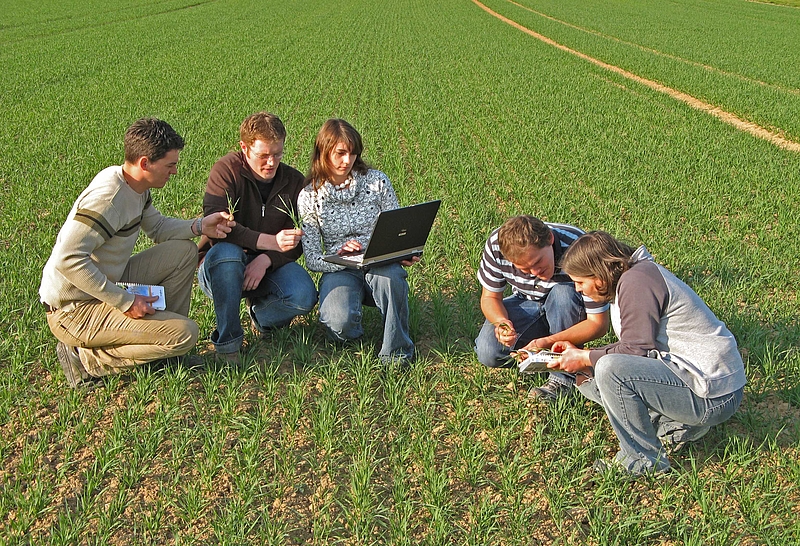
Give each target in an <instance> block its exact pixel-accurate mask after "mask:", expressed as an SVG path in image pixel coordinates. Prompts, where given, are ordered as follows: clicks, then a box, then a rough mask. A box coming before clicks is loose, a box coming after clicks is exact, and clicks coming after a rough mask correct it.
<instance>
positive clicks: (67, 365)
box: [56, 341, 89, 389]
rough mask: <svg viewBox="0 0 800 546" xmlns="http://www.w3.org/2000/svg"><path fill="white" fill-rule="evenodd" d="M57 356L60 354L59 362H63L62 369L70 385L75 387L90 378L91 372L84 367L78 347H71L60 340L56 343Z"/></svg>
mask: <svg viewBox="0 0 800 546" xmlns="http://www.w3.org/2000/svg"><path fill="white" fill-rule="evenodd" d="M56 356H58V362H59V363H60V364H61V369H62V370H64V376H66V378H67V384H68V385H69V386H70V387H72V388H73V389H74V388H75V387H77V386H78V385H80V384H81V383H83V382H84V381H85V380H87V379H89V373H88V372H87V371H86V368H84V367H83V363H82V362H81V357H80V356H78V349H77V347H70V346H69V345H67V344H66V343H63V342H61V341H59V342H58V343H57V344H56Z"/></svg>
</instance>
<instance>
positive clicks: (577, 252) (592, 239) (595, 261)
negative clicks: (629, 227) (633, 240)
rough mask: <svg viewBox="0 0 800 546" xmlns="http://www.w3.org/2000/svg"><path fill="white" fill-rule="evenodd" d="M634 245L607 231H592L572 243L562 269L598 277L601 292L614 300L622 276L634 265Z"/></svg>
mask: <svg viewBox="0 0 800 546" xmlns="http://www.w3.org/2000/svg"><path fill="white" fill-rule="evenodd" d="M633 251H634V249H633V247H630V246H628V245H626V244H625V243H623V242H622V241H619V240H617V239H615V238H614V237H612V236H611V235H610V234H608V233H606V232H605V231H590V232H589V233H586V234H585V235H581V236H580V237H579V238H578V240H577V241H575V242H574V243H572V244H571V245H570V246H569V248H568V249H567V251H566V252H565V253H564V256H563V257H562V258H561V270H562V271H564V273H566V274H567V275H570V276H575V277H586V278H590V279H598V280H599V281H600V282H601V283H602V286H601V287H598V290H597V292H598V295H599V296H601V297H602V298H603V301H611V299H612V298H613V297H614V294H615V293H616V291H617V283H619V278H620V277H621V276H622V274H623V273H625V272H626V271H627V270H628V269H630V267H631V255H632V254H633Z"/></svg>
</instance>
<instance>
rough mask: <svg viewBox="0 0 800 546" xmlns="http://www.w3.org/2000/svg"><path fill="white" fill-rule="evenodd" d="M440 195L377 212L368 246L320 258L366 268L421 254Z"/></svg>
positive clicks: (352, 266) (437, 209)
mask: <svg viewBox="0 0 800 546" xmlns="http://www.w3.org/2000/svg"><path fill="white" fill-rule="evenodd" d="M441 204H442V201H441V200H440V199H437V200H435V201H428V202H427V203H420V204H418V205H411V206H409V207H401V208H399V209H394V210H385V211H383V212H381V213H380V214H379V215H378V220H377V221H376V222H375V227H373V228H372V235H370V238H369V243H367V248H365V249H364V251H363V252H359V253H353V254H343V255H339V254H330V255H327V256H323V257H322V259H323V260H325V261H326V262H330V263H333V264H337V265H343V266H345V267H350V268H354V269H369V268H370V267H377V266H379V265H386V264H390V263H394V262H400V261H403V260H410V259H411V258H412V257H414V256H421V255H422V249H423V247H424V246H425V242H426V241H427V240H428V234H430V232H431V227H433V220H434V219H435V218H436V213H437V212H438V211H439V205H441Z"/></svg>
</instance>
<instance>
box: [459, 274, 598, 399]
mask: <svg viewBox="0 0 800 546" xmlns="http://www.w3.org/2000/svg"><path fill="white" fill-rule="evenodd" d="M503 306H505V308H506V312H507V313H508V318H509V319H510V320H511V323H512V324H513V325H514V329H515V330H516V331H517V333H518V334H519V339H517V342H516V343H515V344H514V347H506V346H505V345H503V344H502V343H500V342H499V341H497V337H495V335H494V325H493V324H492V323H490V322H489V321H484V323H483V327H482V328H481V331H480V333H479V334H478V337H477V338H476V339H475V354H476V355H477V357H478V361H479V362H480V363H481V364H483V365H484V366H488V367H490V368H507V367H510V366H512V365H513V360H512V359H511V358H510V357H509V353H510V352H511V351H512V350H513V349H519V348H520V347H524V346H525V345H527V344H528V343H530V342H531V341H532V340H534V339H537V338H540V337H545V336H549V335H550V334H555V333H557V332H561V331H563V330H566V329H567V328H569V327H570V326H573V325H575V324H577V323H579V322H581V321H583V320H586V307H585V306H584V305H583V298H582V297H581V295H580V294H578V292H576V291H575V287H574V286H573V285H572V284H557V285H556V286H554V287H553V288H552V290H550V293H549V294H548V295H547V298H546V299H545V301H544V303H541V302H537V301H532V300H528V299H525V298H522V297H520V296H509V297H507V298H504V299H503ZM550 379H553V380H555V381H557V382H559V383H561V384H564V385H572V384H573V383H574V382H575V379H574V377H573V376H571V375H570V374H564V373H551V374H550Z"/></svg>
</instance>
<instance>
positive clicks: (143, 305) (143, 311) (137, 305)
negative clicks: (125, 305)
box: [125, 294, 158, 319]
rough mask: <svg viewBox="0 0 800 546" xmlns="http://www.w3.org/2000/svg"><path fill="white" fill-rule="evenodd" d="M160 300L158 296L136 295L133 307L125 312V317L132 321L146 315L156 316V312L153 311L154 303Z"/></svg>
mask: <svg viewBox="0 0 800 546" xmlns="http://www.w3.org/2000/svg"><path fill="white" fill-rule="evenodd" d="M157 300H158V296H141V295H138V294H137V295H136V296H135V297H134V298H133V305H131V306H130V308H129V309H128V310H127V311H125V316H127V317H130V318H132V319H140V318H142V317H144V316H145V315H155V313H156V310H155V309H153V305H152V304H153V303H154V302H155V301H157Z"/></svg>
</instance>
